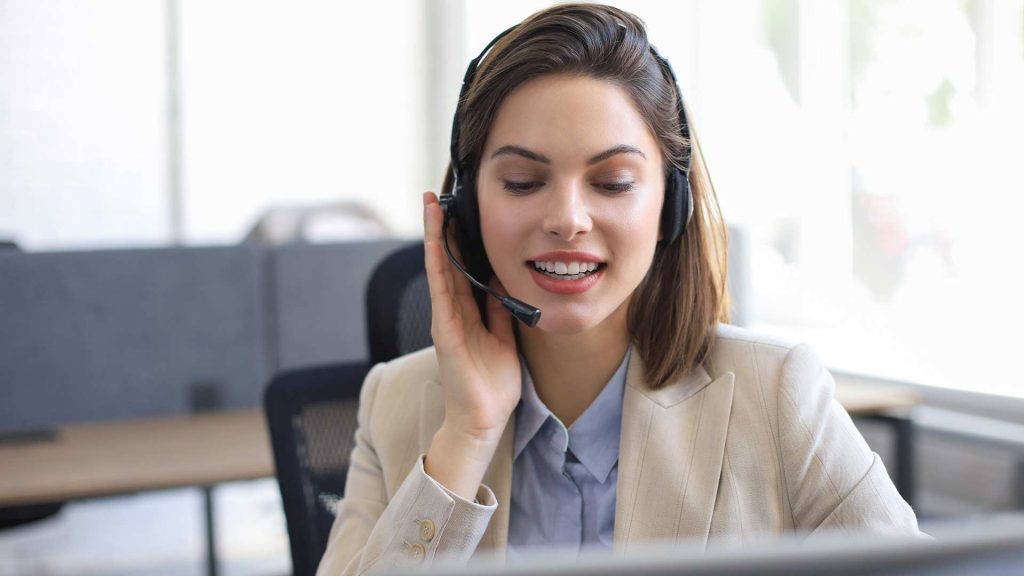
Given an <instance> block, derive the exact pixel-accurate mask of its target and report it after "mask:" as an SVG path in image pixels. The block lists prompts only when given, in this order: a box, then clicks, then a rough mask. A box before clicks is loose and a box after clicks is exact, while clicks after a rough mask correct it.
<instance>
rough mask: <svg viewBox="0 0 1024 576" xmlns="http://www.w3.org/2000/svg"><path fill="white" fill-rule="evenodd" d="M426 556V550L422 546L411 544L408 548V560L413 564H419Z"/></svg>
mask: <svg viewBox="0 0 1024 576" xmlns="http://www.w3.org/2000/svg"><path fill="white" fill-rule="evenodd" d="M426 556H427V549H426V548H424V547H423V544H413V545H412V546H410V547H409V560H412V562H413V563H414V564H421V563H422V562H423V559H424V558H426Z"/></svg>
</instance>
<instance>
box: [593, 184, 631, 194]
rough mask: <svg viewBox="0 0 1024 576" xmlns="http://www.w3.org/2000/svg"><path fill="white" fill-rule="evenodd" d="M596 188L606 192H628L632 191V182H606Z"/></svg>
mask: <svg viewBox="0 0 1024 576" xmlns="http://www.w3.org/2000/svg"><path fill="white" fill-rule="evenodd" d="M597 187H598V188H601V189H602V190H605V191H607V192H615V193H619V192H629V191H630V190H632V189H633V182H608V183H605V184H598V185H597Z"/></svg>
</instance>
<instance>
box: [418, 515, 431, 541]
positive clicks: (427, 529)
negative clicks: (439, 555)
mask: <svg viewBox="0 0 1024 576" xmlns="http://www.w3.org/2000/svg"><path fill="white" fill-rule="evenodd" d="M420 538H421V539H422V540H423V541H424V542H430V541H431V540H433V539H434V523H433V522H432V521H430V520H424V521H422V522H420Z"/></svg>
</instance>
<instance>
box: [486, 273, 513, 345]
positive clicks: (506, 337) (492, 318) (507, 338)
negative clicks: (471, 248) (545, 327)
mask: <svg viewBox="0 0 1024 576" xmlns="http://www.w3.org/2000/svg"><path fill="white" fill-rule="evenodd" d="M487 284H488V286H490V288H491V289H492V290H494V291H495V292H497V293H498V294H501V295H502V296H508V292H506V291H505V287H504V286H502V284H501V281H500V280H498V277H497V276H491V281H490V282H488V283H487ZM513 322H514V320H513V318H512V313H511V312H509V311H508V310H506V309H505V307H504V306H502V305H501V301H499V300H498V299H497V298H490V297H488V298H487V329H488V330H489V331H490V332H491V334H494V336H495V337H496V338H497V339H498V340H501V341H502V342H503V343H505V344H508V345H510V346H513V347H514V346H515V344H516V338H515V333H514V332H513V329H512V323H513Z"/></svg>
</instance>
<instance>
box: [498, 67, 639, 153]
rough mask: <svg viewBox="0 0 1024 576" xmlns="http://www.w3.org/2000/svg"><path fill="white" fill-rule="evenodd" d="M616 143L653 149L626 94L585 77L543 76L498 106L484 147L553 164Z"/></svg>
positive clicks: (636, 111)
mask: <svg viewBox="0 0 1024 576" xmlns="http://www.w3.org/2000/svg"><path fill="white" fill-rule="evenodd" d="M620 144H629V145H632V146H635V147H637V148H640V149H641V150H642V151H643V152H644V153H645V154H647V156H648V157H649V158H650V157H654V156H653V155H657V150H658V145H657V141H656V139H655V137H654V134H653V133H652V132H651V130H650V128H649V127H648V126H647V123H646V122H645V121H644V118H643V116H642V115H641V114H640V111H639V110H638V109H637V107H636V104H635V102H634V101H633V99H632V97H631V96H630V94H629V92H628V91H627V90H626V89H624V88H623V87H621V86H619V85H618V84H616V83H614V82H610V81H607V80H600V79H597V78H592V77H589V76H575V75H574V76H570V75H561V74H558V75H547V76H541V77H540V78H536V79H533V80H530V81H529V82H525V83H523V84H522V85H520V86H519V87H517V88H516V89H515V90H514V91H512V92H511V93H510V94H509V95H508V96H507V97H506V98H505V100H504V101H503V102H502V104H501V105H500V106H499V108H498V113H497V114H496V116H495V119H494V123H493V124H492V125H491V130H490V132H489V133H488V137H487V142H486V143H485V145H484V159H485V160H486V159H487V158H489V156H490V153H491V152H493V151H494V150H495V149H497V148H499V147H501V146H506V145H515V146H522V147H525V148H529V149H530V150H533V151H535V152H539V153H541V154H544V155H546V156H548V157H550V158H552V159H553V160H555V161H558V160H563V161H574V160H578V159H581V158H590V157H591V156H592V155H594V154H595V153H598V152H601V151H603V150H606V149H608V148H610V147H613V146H617V145H620Z"/></svg>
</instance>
